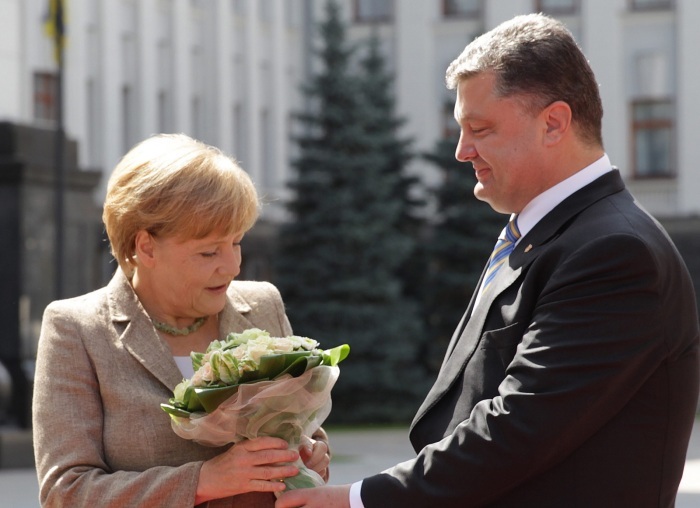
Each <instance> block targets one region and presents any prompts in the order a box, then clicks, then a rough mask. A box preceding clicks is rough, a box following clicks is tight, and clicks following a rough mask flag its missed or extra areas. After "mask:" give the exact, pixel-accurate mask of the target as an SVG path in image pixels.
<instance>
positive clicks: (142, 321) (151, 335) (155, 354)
mask: <svg viewBox="0 0 700 508" xmlns="http://www.w3.org/2000/svg"><path fill="white" fill-rule="evenodd" d="M109 308H110V313H111V316H112V322H113V323H114V326H115V329H116V330H117V332H118V333H120V336H119V340H120V341H121V343H122V344H123V345H124V348H125V349H126V350H127V351H129V352H130V353H131V355H132V356H133V357H134V358H136V359H137V360H138V361H139V362H140V363H141V365H143V367H144V368H145V369H146V370H148V371H149V372H150V373H151V374H153V375H154V376H155V377H156V378H157V379H158V380H159V381H160V382H161V383H163V384H164V385H165V386H167V387H168V388H169V389H170V390H172V389H174V388H175V386H176V385H177V384H178V383H179V382H180V381H182V374H181V373H180V369H178V367H177V364H176V363H175V360H174V359H173V355H172V353H171V351H170V348H169V347H168V345H167V344H166V343H165V341H163V340H162V339H161V338H160V336H159V335H158V332H156V329H155V328H154V327H153V324H152V323H151V320H150V318H149V317H148V314H146V311H145V310H144V308H143V307H142V306H141V302H139V299H138V297H137V296H136V293H134V290H133V288H132V287H131V284H130V283H129V281H128V280H127V278H126V276H125V275H124V273H123V272H122V271H121V270H120V269H117V271H116V273H115V274H114V277H113V278H112V280H111V281H110V283H109Z"/></svg>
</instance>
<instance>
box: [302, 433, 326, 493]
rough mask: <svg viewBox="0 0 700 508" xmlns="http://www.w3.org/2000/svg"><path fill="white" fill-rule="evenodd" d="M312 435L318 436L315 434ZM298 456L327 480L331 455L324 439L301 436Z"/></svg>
mask: <svg viewBox="0 0 700 508" xmlns="http://www.w3.org/2000/svg"><path fill="white" fill-rule="evenodd" d="M314 436H315V437H319V436H316V434H314ZM326 439H327V438H326ZM299 456H300V457H301V460H302V461H303V462H304V465H305V466H306V467H308V468H309V469H311V470H313V471H316V472H317V473H318V474H319V475H320V476H321V478H323V481H324V482H328V476H329V475H328V465H329V464H330V462H331V457H330V452H329V450H328V443H327V442H326V441H323V440H321V439H318V440H317V439H313V438H310V437H307V436H302V438H301V445H300V446H299Z"/></svg>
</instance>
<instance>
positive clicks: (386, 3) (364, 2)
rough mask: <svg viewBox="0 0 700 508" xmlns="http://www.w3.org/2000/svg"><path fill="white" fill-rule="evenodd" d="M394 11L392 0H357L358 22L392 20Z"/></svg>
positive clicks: (356, 13) (356, 16) (356, 18)
mask: <svg viewBox="0 0 700 508" xmlns="http://www.w3.org/2000/svg"><path fill="white" fill-rule="evenodd" d="M393 11H394V4H393V1H392V0H355V21H357V22H358V23H372V22H377V21H390V20H391V19H392V18H393Z"/></svg>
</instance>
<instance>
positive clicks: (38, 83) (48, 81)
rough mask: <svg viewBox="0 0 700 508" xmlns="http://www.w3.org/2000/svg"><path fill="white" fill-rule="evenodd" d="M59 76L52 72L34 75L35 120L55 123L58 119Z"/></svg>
mask: <svg viewBox="0 0 700 508" xmlns="http://www.w3.org/2000/svg"><path fill="white" fill-rule="evenodd" d="M57 117H58V76H56V74H54V73H52V72H37V73H35V74H34V119H35V120H40V121H49V122H55V121H56V120H57V119H58V118H57Z"/></svg>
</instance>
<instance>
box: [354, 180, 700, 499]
mask: <svg viewBox="0 0 700 508" xmlns="http://www.w3.org/2000/svg"><path fill="white" fill-rule="evenodd" d="M699 341H700V331H699V330H698V316H697V309H696V301H695V295H694V291H693V287H692V283H691V281H690V277H689V275H688V272H687V269H686V267H685V265H684V263H683V261H682V259H681V257H680V255H679V254H678V252H677V250H676V249H675V247H674V246H673V244H672V242H671V240H670V239H669V238H668V236H667V235H666V233H665V232H664V231H663V229H662V227H661V226H660V225H659V224H658V223H657V222H656V221H655V220H654V219H653V218H651V216H649V215H648V214H647V213H646V212H645V211H644V210H643V209H642V208H641V207H640V206H639V205H638V204H637V203H636V202H635V200H634V199H633V197H632V196H631V195H630V193H629V192H628V191H627V190H626V189H625V187H624V184H623V182H622V180H621V178H620V175H619V173H618V172H617V171H613V172H611V173H608V174H606V175H604V176H602V177H600V178H599V179H597V180H596V181H594V182H593V183H591V184H590V185H588V186H586V187H584V188H583V189H581V190H579V191H578V192H576V193H575V194H573V195H572V196H570V197H568V198H567V199H566V200H565V201H563V202H562V203H561V204H560V205H558V206H557V207H556V208H555V209H554V210H552V211H551V212H550V213H549V214H547V215H546V216H545V217H544V218H543V219H542V220H541V221H540V222H539V223H538V224H537V225H536V226H535V227H534V228H533V229H532V230H531V231H530V232H529V233H528V234H527V235H526V236H524V237H523V238H522V239H521V241H520V243H519V244H518V245H517V247H516V249H515V250H514V251H513V253H512V254H511V256H510V258H509V260H508V264H507V266H505V267H503V268H502V269H501V270H500V271H499V273H498V275H497V278H496V279H495V280H494V282H493V283H492V285H491V288H490V290H489V292H487V293H486V294H485V295H483V296H482V298H481V301H480V302H479V305H478V306H477V307H474V299H473V298H472V303H471V304H470V305H469V308H468V309H467V312H466V314H465V317H464V318H463V320H462V323H460V325H459V327H458V328H457V331H456V332H455V335H454V336H453V338H452V342H451V344H450V346H449V348H448V351H447V354H446V356H445V360H444V363H443V365H442V368H441V370H440V373H439V375H438V378H437V380H436V382H435V385H434V386H433V387H432V389H431V391H430V393H429V394H428V396H427V397H426V399H425V401H424V402H423V405H422V406H421V407H420V409H419V411H418V413H417V415H416V417H415V419H414V421H413V424H412V427H411V432H410V438H411V442H412V443H413V446H414V448H415V449H416V452H418V456H417V458H416V459H415V460H411V461H408V462H405V463H403V464H400V465H398V466H396V467H394V468H392V469H390V470H388V471H386V472H384V473H381V474H379V475H375V476H372V477H370V478H366V479H365V480H364V482H363V485H362V499H363V502H364V504H365V506H366V508H375V507H415V508H418V507H426V508H428V507H431V508H432V507H459V508H465V507H477V506H494V507H519V508H523V507H537V508H547V507H557V508H560V507H565V508H572V507H585V508H606V507H610V508H627V507H633V508H643V507H672V506H673V505H674V500H675V495H676V491H677V489H678V484H679V482H680V479H681V476H682V473H683V466H684V462H685V454H686V450H687V445H688V440H689V437H690V432H691V428H692V424H693V419H694V415H695V411H696V404H697V401H698V386H699V382H700V380H699V374H698V372H699V366H700V363H699V356H698V345H699Z"/></svg>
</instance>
